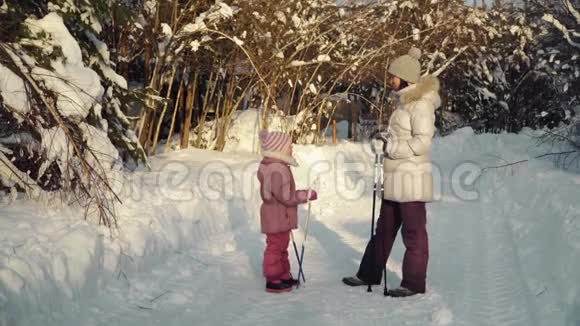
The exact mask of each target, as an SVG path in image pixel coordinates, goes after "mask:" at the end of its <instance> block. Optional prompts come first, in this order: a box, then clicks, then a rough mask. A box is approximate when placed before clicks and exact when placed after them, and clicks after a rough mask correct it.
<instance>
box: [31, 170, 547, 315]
mask: <svg viewBox="0 0 580 326" xmlns="http://www.w3.org/2000/svg"><path fill="white" fill-rule="evenodd" d="M230 164H232V166H233V169H234V170H240V169H241V168H242V167H243V166H244V162H236V163H232V162H230ZM364 177H368V175H367V176H364ZM298 178H300V174H299V175H298ZM238 181H239V180H238ZM234 182H235V181H234ZM328 186H329V185H324V184H323V187H328ZM488 200H489V198H486V197H485V196H484V197H483V198H482V200H480V201H476V202H464V201H460V200H457V199H454V198H451V197H450V198H446V199H445V200H443V201H442V202H440V203H436V204H431V205H430V206H429V209H428V211H429V218H428V220H429V233H430V241H431V242H430V245H431V248H430V250H431V260H430V266H429V285H428V286H429V290H428V294H426V295H423V296H419V297H415V298H408V299H403V300H401V299H393V298H385V297H383V295H382V288H380V287H377V288H375V291H374V292H373V293H372V294H368V293H366V288H365V289H363V288H348V287H345V286H343V285H342V284H341V282H340V279H341V278H342V277H343V276H345V275H349V274H353V273H354V272H355V271H356V269H357V266H358V262H359V259H360V257H361V256H362V250H363V249H364V246H365V244H366V240H367V238H368V233H369V214H370V209H369V207H370V198H369V196H365V197H364V198H362V199H359V200H357V201H345V200H342V201H341V200H334V201H333V200H328V199H327V200H326V201H325V198H324V193H323V194H322V198H321V200H320V201H319V202H317V203H314V204H313V219H312V221H311V233H310V235H311V238H309V242H308V245H307V250H306V258H305V266H306V268H305V273H306V277H307V279H308V283H307V284H306V285H305V286H303V287H302V288H300V289H298V290H296V291H294V292H292V293H290V294H286V295H272V294H267V293H265V292H264V291H263V285H264V284H263V279H262V277H261V256H262V251H263V237H262V235H260V234H259V232H258V228H257V223H256V219H255V217H256V216H257V205H256V204H255V203H252V202H248V201H245V200H244V199H242V198H233V199H232V200H230V201H228V202H227V203H226V202H216V203H213V204H211V205H207V204H206V205H203V206H201V207H199V208H200V209H202V210H201V211H199V210H197V209H196V208H194V209H193V211H195V213H193V212H192V214H198V215H199V216H201V218H200V219H199V220H198V221H197V222H196V223H198V224H199V229H200V230H201V231H200V232H198V233H195V234H193V235H192V236H193V237H196V236H200V237H203V238H202V239H200V241H199V242H200V243H199V245H194V246H193V247H192V248H190V249H186V250H182V251H174V252H171V253H170V254H169V255H167V256H166V257H165V259H164V260H163V262H162V263H160V264H157V265H156V266H155V267H154V268H153V269H151V270H148V271H144V272H141V273H139V274H137V275H136V276H135V277H133V278H130V279H124V278H119V279H117V280H116V281H113V282H111V283H110V284H108V285H107V287H106V288H105V289H104V290H102V291H101V292H100V294H99V295H98V296H96V297H93V298H89V299H87V300H83V301H79V302H74V303H70V306H69V307H68V309H67V313H63V314H55V315H53V316H52V318H51V319H50V320H49V322H48V323H47V324H45V325H81V324H83V325H135V326H136V325H164V326H168V325H272V324H276V325H280V326H283V325H295V324H296V323H297V322H298V321H299V322H300V323H301V324H303V325H359V324H365V325H384V324H389V325H403V324H404V325H470V326H473V325H497V326H502V325H506V326H507V325H537V319H536V317H535V316H534V311H535V308H534V306H533V302H532V301H533V300H531V298H530V293H528V291H527V290H526V289H527V287H526V285H525V284H524V281H523V280H522V279H521V277H520V275H521V272H522V271H521V267H520V266H519V263H518V259H517V255H516V252H515V249H514V244H513V243H512V241H511V235H510V233H509V231H508V229H509V228H507V227H506V225H505V222H504V221H503V220H502V219H501V218H498V217H497V216H495V215H494V211H493V209H492V208H491V207H493V205H490V203H489V202H486V201H488ZM377 211H378V209H377ZM347 215H348V216H347ZM300 216H301V219H302V223H304V220H303V218H304V216H305V211H304V209H301V211H300ZM224 230H229V232H223V231H224ZM296 238H297V240H298V241H299V242H300V241H301V239H302V233H301V232H300V231H298V232H297V233H296ZM194 242H195V241H194ZM402 254H403V246H402V244H401V241H400V239H397V243H396V244H395V248H394V251H393V255H392V258H391V259H390V261H389V263H388V270H389V276H388V277H389V286H391V287H392V286H396V285H398V282H399V281H400V277H401V270H400V259H401V257H402ZM291 262H292V264H293V269H294V270H296V268H295V267H296V266H295V259H294V257H293V255H292V260H291ZM45 317H46V316H39V320H40V319H44V318H45ZM87 320H90V321H91V322H90V323H87Z"/></svg>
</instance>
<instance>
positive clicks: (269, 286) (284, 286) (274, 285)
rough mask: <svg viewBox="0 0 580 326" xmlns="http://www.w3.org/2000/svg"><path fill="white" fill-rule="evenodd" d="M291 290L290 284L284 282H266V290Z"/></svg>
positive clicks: (274, 291)
mask: <svg viewBox="0 0 580 326" xmlns="http://www.w3.org/2000/svg"><path fill="white" fill-rule="evenodd" d="M290 291H292V285H291V284H288V283H284V282H281V281H279V282H266V292H270V293H282V292H290Z"/></svg>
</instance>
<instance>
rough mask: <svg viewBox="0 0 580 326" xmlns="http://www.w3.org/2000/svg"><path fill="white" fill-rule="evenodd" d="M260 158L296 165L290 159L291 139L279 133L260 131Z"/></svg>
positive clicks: (293, 160) (294, 161) (291, 158)
mask: <svg viewBox="0 0 580 326" xmlns="http://www.w3.org/2000/svg"><path fill="white" fill-rule="evenodd" d="M258 136H259V138H260V145H261V147H262V156H265V157H271V158H276V159H280V160H283V161H285V162H286V163H288V164H290V165H298V164H297V163H296V160H295V159H294V158H293V157H292V138H290V136H289V135H287V134H285V133H283V132H279V131H271V132H270V131H268V130H265V129H263V130H260V133H259V135H258Z"/></svg>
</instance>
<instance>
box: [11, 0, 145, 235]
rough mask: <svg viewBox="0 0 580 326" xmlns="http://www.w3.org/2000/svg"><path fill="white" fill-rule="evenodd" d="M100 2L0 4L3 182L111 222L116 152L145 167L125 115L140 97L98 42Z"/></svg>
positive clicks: (101, 15) (116, 175)
mask: <svg viewBox="0 0 580 326" xmlns="http://www.w3.org/2000/svg"><path fill="white" fill-rule="evenodd" d="M106 4H107V3H106V1H99V0H94V1H89V0H76V1H66V0H61V1H58V0H55V1H50V2H40V3H37V2H32V1H31V2H26V1H25V2H22V1H11V0H8V1H5V2H4V3H3V4H2V7H1V8H2V9H1V11H0V30H10V31H13V32H12V33H10V34H9V35H6V36H4V35H5V34H4V33H2V35H3V37H2V39H1V40H0V115H1V117H2V122H3V123H2V124H1V125H0V126H1V127H0V149H2V151H1V152H0V177H1V178H0V187H1V188H2V189H8V190H9V191H10V193H12V194H16V193H17V192H19V191H20V192H24V193H26V194H28V195H29V196H31V197H34V198H44V199H45V200H46V199H51V198H53V197H55V196H56V195H59V196H61V198H62V199H63V200H64V201H65V202H75V203H76V204H78V205H81V206H82V207H84V208H85V209H86V212H87V216H89V217H96V218H98V221H99V222H100V223H102V224H105V225H107V226H109V227H112V226H114V225H115V221H116V220H115V215H114V207H113V204H114V202H115V200H116V199H117V198H116V195H115V193H114V191H113V189H112V184H113V183H114V182H115V181H116V180H118V178H119V173H120V171H121V169H122V168H123V163H124V162H123V160H122V158H121V157H122V156H125V155H124V154H123V153H126V154H127V155H126V156H125V157H127V158H129V157H132V160H133V161H134V162H143V163H145V164H147V158H146V155H145V153H144V151H143V149H142V148H141V146H140V144H139V142H138V140H137V138H136V136H135V134H134V133H133V131H132V130H131V128H130V122H129V120H128V119H127V117H126V115H125V113H124V112H126V110H127V109H128V107H129V106H130V105H131V104H132V103H133V102H135V101H136V100H137V99H138V98H137V97H136V96H135V94H134V93H132V92H131V91H129V90H128V88H127V82H126V80H125V79H124V78H122V77H121V76H119V75H118V74H117V73H115V70H114V62H112V61H111V60H110V54H109V51H108V48H107V46H106V44H105V43H104V42H102V41H101V40H100V39H99V34H100V33H101V32H102V28H103V25H104V24H106V22H107V21H106V19H104V17H106V15H104V13H105V12H104V11H103V8H105V6H106Z"/></svg>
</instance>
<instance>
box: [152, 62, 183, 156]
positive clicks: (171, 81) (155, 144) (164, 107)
mask: <svg viewBox="0 0 580 326" xmlns="http://www.w3.org/2000/svg"><path fill="white" fill-rule="evenodd" d="M176 73H177V66H173V70H172V71H171V80H170V81H169V86H168V87H167V93H166V95H165V104H164V105H163V110H162V111H161V116H159V120H158V121H157V129H156V130H155V135H154V136H153V146H151V150H150V151H149V155H150V156H151V155H155V150H156V149H157V141H158V140H159V133H160V132H161V126H162V125H163V118H165V113H166V112H167V106H168V105H169V98H170V97H171V90H172V89H173V81H174V80H175V74H176ZM167 137H168V138H167V142H170V141H171V134H169V136H167Z"/></svg>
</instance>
